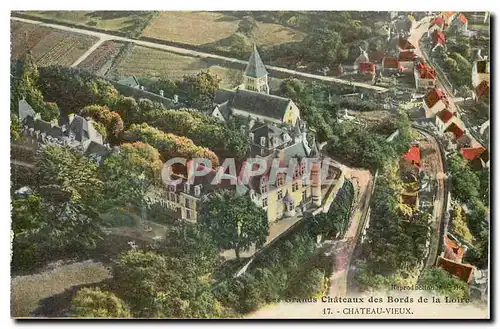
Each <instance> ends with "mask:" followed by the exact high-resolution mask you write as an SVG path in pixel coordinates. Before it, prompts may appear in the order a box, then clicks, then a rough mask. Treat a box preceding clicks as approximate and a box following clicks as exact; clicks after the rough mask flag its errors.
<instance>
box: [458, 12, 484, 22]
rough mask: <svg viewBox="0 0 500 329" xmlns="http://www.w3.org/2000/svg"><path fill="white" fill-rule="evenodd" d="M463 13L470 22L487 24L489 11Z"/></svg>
mask: <svg viewBox="0 0 500 329" xmlns="http://www.w3.org/2000/svg"><path fill="white" fill-rule="evenodd" d="M464 15H465V16H466V17H467V19H468V20H469V21H470V22H471V23H472V24H487V23H488V18H489V17H490V13H489V12H487V11H483V12H466V13H464Z"/></svg>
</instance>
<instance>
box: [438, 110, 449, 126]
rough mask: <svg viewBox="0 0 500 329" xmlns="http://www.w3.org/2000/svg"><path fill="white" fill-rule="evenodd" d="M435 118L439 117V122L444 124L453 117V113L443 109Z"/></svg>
mask: <svg viewBox="0 0 500 329" xmlns="http://www.w3.org/2000/svg"><path fill="white" fill-rule="evenodd" d="M437 116H438V117H439V119H441V121H443V122H444V123H446V122H448V121H449V120H450V119H451V118H452V117H453V112H450V110H448V109H444V110H442V111H441V112H439V113H438V114H437Z"/></svg>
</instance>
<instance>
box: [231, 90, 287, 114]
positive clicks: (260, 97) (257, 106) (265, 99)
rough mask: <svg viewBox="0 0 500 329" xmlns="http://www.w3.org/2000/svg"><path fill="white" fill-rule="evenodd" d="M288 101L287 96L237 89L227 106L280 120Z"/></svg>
mask: <svg viewBox="0 0 500 329" xmlns="http://www.w3.org/2000/svg"><path fill="white" fill-rule="evenodd" d="M290 102H291V100H290V99H288V98H284V97H279V96H274V95H268V94H263V93H259V92H255V91H251V90H242V89H238V90H236V91H235V92H233V95H232V97H231V99H230V100H229V102H228V106H229V108H230V109H238V110H242V111H245V112H249V113H254V114H256V115H262V116H266V117H269V118H274V119H279V120H281V119H282V118H283V115H284V114H285V111H286V109H287V107H288V104H289V103H290Z"/></svg>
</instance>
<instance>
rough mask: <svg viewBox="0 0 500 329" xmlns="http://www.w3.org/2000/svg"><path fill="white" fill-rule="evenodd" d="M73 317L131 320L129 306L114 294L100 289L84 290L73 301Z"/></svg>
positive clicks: (78, 292) (79, 291)
mask: <svg viewBox="0 0 500 329" xmlns="http://www.w3.org/2000/svg"><path fill="white" fill-rule="evenodd" d="M71 304H72V312H71V315H72V316H73V317H76V318H119V319H120V318H130V317H131V314H130V310H129V309H128V306H127V305H126V304H125V303H124V302H123V301H122V300H121V299H120V298H118V297H116V296H115V294H113V293H112V292H109V291H101V289H100V288H82V289H80V290H78V291H77V293H76V294H75V296H74V297H73V299H72V301H71Z"/></svg>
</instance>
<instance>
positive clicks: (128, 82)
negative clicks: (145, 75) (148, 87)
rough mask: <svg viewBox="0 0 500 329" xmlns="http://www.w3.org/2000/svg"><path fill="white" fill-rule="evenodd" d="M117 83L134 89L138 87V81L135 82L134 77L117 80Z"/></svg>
mask: <svg viewBox="0 0 500 329" xmlns="http://www.w3.org/2000/svg"><path fill="white" fill-rule="evenodd" d="M118 83H119V84H122V85H125V86H129V87H134V88H138V87H139V86H140V83H139V80H137V78H136V77H135V75H132V76H130V77H126V78H123V79H121V80H118Z"/></svg>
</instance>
